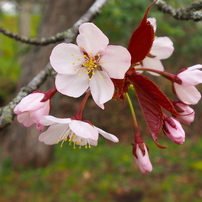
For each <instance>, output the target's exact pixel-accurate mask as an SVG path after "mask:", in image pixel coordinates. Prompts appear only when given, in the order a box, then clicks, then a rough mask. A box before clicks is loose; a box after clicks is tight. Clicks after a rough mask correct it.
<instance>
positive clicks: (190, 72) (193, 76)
mask: <svg viewBox="0 0 202 202" xmlns="http://www.w3.org/2000/svg"><path fill="white" fill-rule="evenodd" d="M200 69H202V65H201V64H197V65H194V66H191V67H188V68H186V69H185V70H184V71H181V72H180V73H179V74H177V79H178V80H180V82H174V83H173V86H174V90H175V93H176V94H177V97H178V98H179V99H180V100H181V101H182V102H184V103H185V104H188V105H189V104H192V105H194V104H197V103H198V102H199V100H200V99H201V93H200V92H199V91H198V90H197V89H196V88H195V85H198V84H200V83H202V71H200Z"/></svg>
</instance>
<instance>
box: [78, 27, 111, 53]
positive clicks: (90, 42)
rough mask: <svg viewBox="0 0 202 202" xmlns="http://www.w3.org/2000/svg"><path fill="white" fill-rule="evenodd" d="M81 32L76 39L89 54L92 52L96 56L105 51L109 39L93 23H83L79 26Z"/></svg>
mask: <svg viewBox="0 0 202 202" xmlns="http://www.w3.org/2000/svg"><path fill="white" fill-rule="evenodd" d="M79 33H80V34H79V35H78V36H77V39H76V41H77V44H78V46H79V47H81V48H82V47H83V48H84V50H85V51H86V52H87V53H88V54H90V53H91V54H92V55H93V56H95V55H97V54H103V53H104V52H105V48H106V47H107V45H108V44H109V39H108V38H107V37H106V36H105V35H104V34H103V32H102V31H101V30H100V29H99V28H98V27H97V26H95V25H94V24H93V23H83V24H82V25H81V26H80V27H79Z"/></svg>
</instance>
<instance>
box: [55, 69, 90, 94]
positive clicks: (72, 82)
mask: <svg viewBox="0 0 202 202" xmlns="http://www.w3.org/2000/svg"><path fill="white" fill-rule="evenodd" d="M55 85H56V88H57V90H58V91H59V92H60V93H62V94H64V95H67V96H70V97H75V98H77V97H79V96H81V95H82V94H83V93H85V91H86V90H87V89H88V87H89V76H88V74H86V73H85V72H82V70H80V71H79V72H78V74H76V75H71V76H70V75H62V74H58V75H57V76H56V79H55Z"/></svg>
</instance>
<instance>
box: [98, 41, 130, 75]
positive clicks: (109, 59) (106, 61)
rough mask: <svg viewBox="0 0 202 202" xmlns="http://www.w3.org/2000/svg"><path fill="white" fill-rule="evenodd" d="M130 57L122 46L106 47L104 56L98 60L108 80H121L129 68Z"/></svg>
mask: <svg viewBox="0 0 202 202" xmlns="http://www.w3.org/2000/svg"><path fill="white" fill-rule="evenodd" d="M130 62H131V56H130V53H129V52H128V50H127V49H126V48H124V47H122V46H111V45H109V46H107V48H106V52H105V54H104V55H103V56H102V57H101V59H100V65H101V67H102V68H103V70H104V71H106V72H107V73H108V75H109V77H110V78H114V79H123V78H124V76H125V73H126V71H127V70H128V69H129V67H130Z"/></svg>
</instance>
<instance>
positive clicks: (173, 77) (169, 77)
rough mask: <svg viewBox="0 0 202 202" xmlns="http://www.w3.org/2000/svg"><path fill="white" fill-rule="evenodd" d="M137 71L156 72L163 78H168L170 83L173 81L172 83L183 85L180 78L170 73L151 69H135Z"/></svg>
mask: <svg viewBox="0 0 202 202" xmlns="http://www.w3.org/2000/svg"><path fill="white" fill-rule="evenodd" d="M135 70H136V71H138V70H141V71H149V72H154V73H156V74H159V75H161V76H163V77H164V78H166V79H168V80H170V81H172V82H176V83H178V84H181V83H182V81H181V79H179V78H178V77H177V75H175V74H171V73H169V72H164V71H159V70H156V69H150V68H135Z"/></svg>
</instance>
